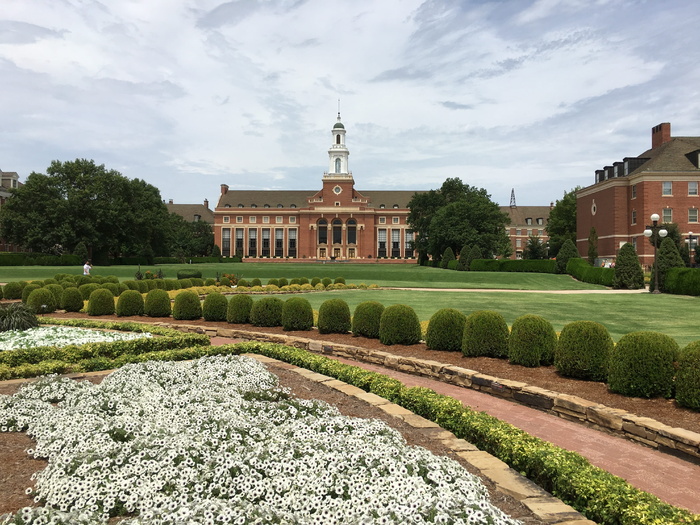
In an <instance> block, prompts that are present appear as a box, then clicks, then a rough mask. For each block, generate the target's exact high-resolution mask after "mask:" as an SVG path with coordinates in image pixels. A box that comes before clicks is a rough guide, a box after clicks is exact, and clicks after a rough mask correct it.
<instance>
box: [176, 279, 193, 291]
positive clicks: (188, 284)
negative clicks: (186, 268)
mask: <svg viewBox="0 0 700 525" xmlns="http://www.w3.org/2000/svg"><path fill="white" fill-rule="evenodd" d="M178 281H179V282H180V288H181V289H183V290H184V289H186V288H192V286H193V284H192V280H191V279H178Z"/></svg>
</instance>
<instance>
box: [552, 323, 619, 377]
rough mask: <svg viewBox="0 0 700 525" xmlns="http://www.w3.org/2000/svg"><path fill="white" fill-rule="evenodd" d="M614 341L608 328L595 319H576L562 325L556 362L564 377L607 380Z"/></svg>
mask: <svg viewBox="0 0 700 525" xmlns="http://www.w3.org/2000/svg"><path fill="white" fill-rule="evenodd" d="M613 346H615V343H613V340H612V337H610V333H608V329H607V328H605V327H604V326H603V325H602V324H600V323H596V322H595V321H574V322H573V323H569V324H567V325H565V326H564V328H562V331H561V334H559V341H558V342H557V346H556V350H555V351H554V366H555V367H556V369H557V371H558V372H559V373H560V374H561V375H563V376H565V377H575V378H577V379H586V380H589V381H605V378H606V377H607V374H608V372H607V363H608V358H609V357H610V352H612V349H613Z"/></svg>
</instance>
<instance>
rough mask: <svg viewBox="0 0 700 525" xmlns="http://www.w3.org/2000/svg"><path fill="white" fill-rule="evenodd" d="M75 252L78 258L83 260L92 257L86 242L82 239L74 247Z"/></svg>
mask: <svg viewBox="0 0 700 525" xmlns="http://www.w3.org/2000/svg"><path fill="white" fill-rule="evenodd" d="M73 254H74V255H77V256H78V258H79V259H80V260H81V261H82V262H85V261H87V260H88V259H89V258H90V254H89V253H88V249H87V246H85V243H84V242H82V241H80V242H79V243H78V244H77V245H76V246H75V248H73Z"/></svg>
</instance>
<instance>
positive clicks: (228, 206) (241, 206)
mask: <svg viewBox="0 0 700 525" xmlns="http://www.w3.org/2000/svg"><path fill="white" fill-rule="evenodd" d="M226 207H227V208H230V207H231V206H230V205H228V204H227V205H226ZM238 207H239V208H245V206H243V205H242V204H239V205H238Z"/></svg>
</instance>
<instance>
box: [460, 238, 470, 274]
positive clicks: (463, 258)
mask: <svg viewBox="0 0 700 525" xmlns="http://www.w3.org/2000/svg"><path fill="white" fill-rule="evenodd" d="M457 270H458V271H460V272H466V271H467V270H469V246H468V245H466V244H465V245H464V246H462V249H461V250H460V251H459V257H458V258H457Z"/></svg>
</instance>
